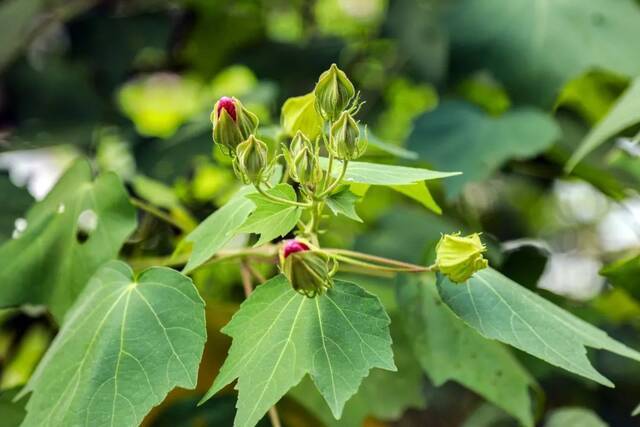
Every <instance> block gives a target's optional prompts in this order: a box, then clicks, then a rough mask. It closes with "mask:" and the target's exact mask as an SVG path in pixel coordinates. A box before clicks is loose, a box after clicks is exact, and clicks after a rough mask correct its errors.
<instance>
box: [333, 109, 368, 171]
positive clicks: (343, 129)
mask: <svg viewBox="0 0 640 427" xmlns="http://www.w3.org/2000/svg"><path fill="white" fill-rule="evenodd" d="M330 132H331V139H330V144H329V147H327V148H328V149H329V151H330V152H331V153H332V154H333V155H334V156H335V157H337V158H338V159H341V160H355V159H357V158H358V157H360V156H362V155H363V154H364V152H365V151H366V149H367V141H365V140H363V139H360V129H359V128H358V123H357V122H356V121H355V120H354V119H353V117H351V114H349V113H348V112H346V111H345V112H344V113H342V114H341V115H340V118H338V120H337V121H336V122H335V123H334V124H333V126H331V131H330Z"/></svg>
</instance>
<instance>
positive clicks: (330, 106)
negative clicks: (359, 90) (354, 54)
mask: <svg viewBox="0 0 640 427" xmlns="http://www.w3.org/2000/svg"><path fill="white" fill-rule="evenodd" d="M313 92H314V94H315V98H316V100H315V107H316V110H317V111H318V113H319V114H320V115H321V116H322V117H323V118H324V119H325V120H332V121H333V120H335V119H336V117H338V116H339V115H340V113H341V112H343V111H344V110H345V109H346V108H347V106H348V105H349V102H351V100H352V99H353V97H354V95H355V92H356V90H355V88H354V87H353V84H352V83H351V81H349V78H348V77H347V75H346V74H345V73H344V71H342V70H340V69H339V68H338V67H337V66H336V64H331V68H329V69H328V70H327V71H325V72H324V73H322V74H321V75H320V78H319V79H318V83H316V87H315V89H314V91H313Z"/></svg>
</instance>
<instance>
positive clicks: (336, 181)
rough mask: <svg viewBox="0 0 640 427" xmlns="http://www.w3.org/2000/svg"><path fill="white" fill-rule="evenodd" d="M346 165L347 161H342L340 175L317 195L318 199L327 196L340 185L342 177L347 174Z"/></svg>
mask: <svg viewBox="0 0 640 427" xmlns="http://www.w3.org/2000/svg"><path fill="white" fill-rule="evenodd" d="M348 164H349V161H348V160H343V161H342V169H341V170H340V175H338V177H337V178H336V180H335V181H333V183H332V184H331V185H330V186H329V187H328V188H327V189H325V190H324V191H323V192H321V193H320V194H319V195H318V198H323V197H325V196H328V195H329V194H331V192H332V191H333V190H334V189H335V188H336V187H337V186H338V185H340V183H341V182H342V179H343V178H344V175H345V174H346V173H347V165H348Z"/></svg>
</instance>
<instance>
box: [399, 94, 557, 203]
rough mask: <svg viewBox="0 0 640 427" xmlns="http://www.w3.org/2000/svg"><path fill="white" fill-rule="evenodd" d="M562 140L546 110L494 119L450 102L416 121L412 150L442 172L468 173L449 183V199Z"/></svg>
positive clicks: (511, 112)
mask: <svg viewBox="0 0 640 427" xmlns="http://www.w3.org/2000/svg"><path fill="white" fill-rule="evenodd" d="M559 135H560V131H559V128H558V126H557V125H556V123H555V122H554V121H553V119H552V118H551V117H549V116H548V115H546V114H544V113H542V112H541V111H537V110H534V109H520V110H514V111H510V112H507V113H505V114H503V115H502V116H500V117H493V116H490V115H488V114H486V113H484V112H482V111H481V110H480V109H479V108H477V107H474V106H472V105H471V104H467V103H463V102H458V101H450V102H445V103H443V104H441V105H440V106H439V107H438V108H437V109H436V110H435V111H433V112H431V113H427V114H425V115H423V116H421V117H420V118H418V119H417V121H416V123H415V127H414V129H413V132H412V133H411V135H410V137H409V147H410V148H411V149H412V150H415V151H417V152H418V153H419V154H420V157H421V158H422V159H424V160H425V161H428V162H429V163H431V164H433V165H434V166H435V167H437V168H450V169H456V170H461V171H463V172H464V175H462V176H459V177H456V178H452V179H448V180H446V181H445V182H444V185H445V187H446V188H447V190H448V191H449V196H456V195H457V194H458V193H459V192H460V191H461V190H462V188H463V186H464V185H465V184H466V183H468V182H471V181H480V180H483V179H485V178H488V177H490V176H491V174H493V173H494V172H495V171H496V170H497V169H498V168H499V167H500V166H501V165H502V164H503V163H505V162H506V161H507V160H509V159H512V158H515V159H525V158H529V157H532V156H535V155H537V154H539V153H541V152H542V151H544V150H546V149H547V148H549V147H550V146H551V145H552V144H553V142H554V141H555V140H556V139H557V138H558V137H559Z"/></svg>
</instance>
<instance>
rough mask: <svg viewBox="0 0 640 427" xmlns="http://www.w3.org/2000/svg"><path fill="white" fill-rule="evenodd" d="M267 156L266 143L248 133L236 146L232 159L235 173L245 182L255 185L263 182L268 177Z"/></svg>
mask: <svg viewBox="0 0 640 427" xmlns="http://www.w3.org/2000/svg"><path fill="white" fill-rule="evenodd" d="M268 156H269V148H268V147H267V144H265V143H264V142H262V141H260V140H259V139H257V138H256V137H255V136H253V135H250V136H249V138H248V139H247V140H246V141H244V142H242V143H240V144H239V145H238V147H237V148H236V157H235V159H234V161H233V167H234V169H235V171H236V175H238V177H239V178H240V179H241V180H242V182H244V183H245V184H249V183H252V184H256V185H257V184H259V183H261V182H264V181H265V180H267V179H268V173H267V170H268V169H269V168H268Z"/></svg>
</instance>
